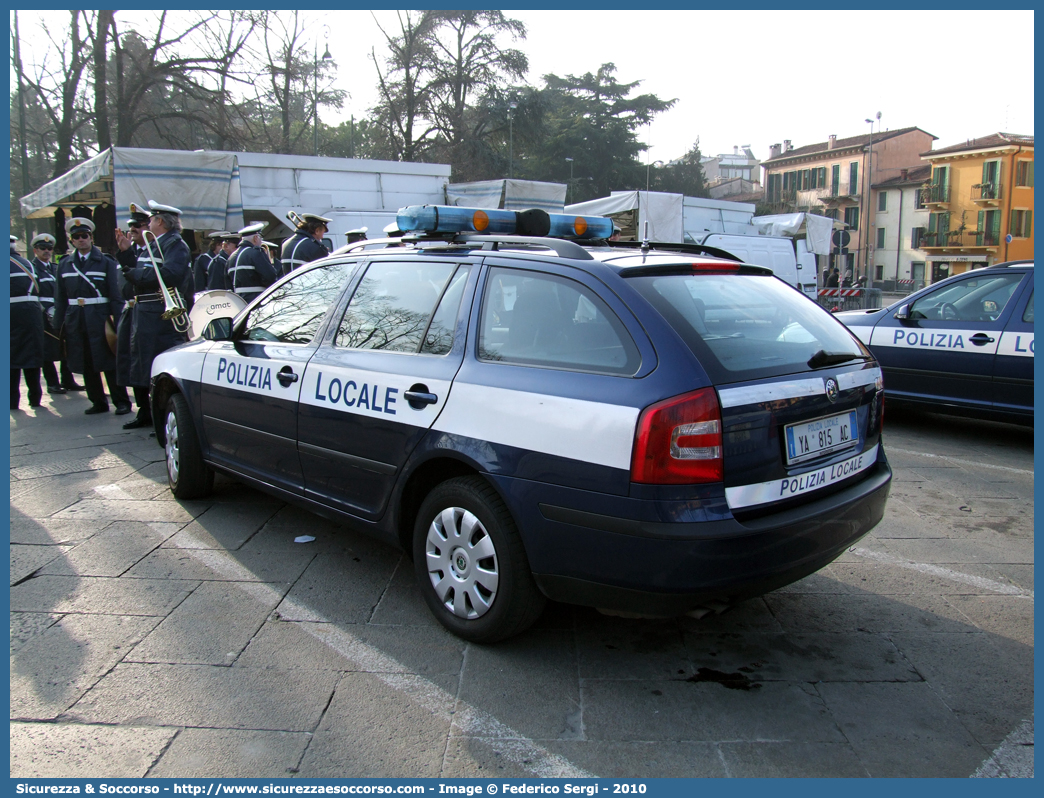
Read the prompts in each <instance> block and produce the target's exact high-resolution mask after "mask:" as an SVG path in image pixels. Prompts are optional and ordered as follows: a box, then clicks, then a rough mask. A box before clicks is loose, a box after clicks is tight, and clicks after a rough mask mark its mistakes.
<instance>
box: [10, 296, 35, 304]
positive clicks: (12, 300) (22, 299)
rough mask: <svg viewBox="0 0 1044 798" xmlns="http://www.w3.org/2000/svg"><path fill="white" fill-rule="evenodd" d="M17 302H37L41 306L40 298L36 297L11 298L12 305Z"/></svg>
mask: <svg viewBox="0 0 1044 798" xmlns="http://www.w3.org/2000/svg"><path fill="white" fill-rule="evenodd" d="M15 302H35V303H36V304H37V305H39V304H40V297H36V296H13V297H11V304H12V305H13V304H14V303H15Z"/></svg>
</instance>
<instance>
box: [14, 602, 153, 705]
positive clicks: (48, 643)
mask: <svg viewBox="0 0 1044 798" xmlns="http://www.w3.org/2000/svg"><path fill="white" fill-rule="evenodd" d="M155 624H156V620H155V619H154V618H142V617H121V616H118V615H66V616H65V617H64V618H62V619H61V620H60V621H58V622H57V623H55V624H53V625H52V626H50V627H48V628H47V629H46V630H44V631H43V632H41V633H40V634H38V635H36V636H35V637H34V638H33V639H31V640H29V641H28V642H26V644H25V645H24V646H22V647H21V648H19V649H18V651H17V652H15V654H14V655H13V656H12V657H11V717H12V719H17V720H54V719H55V718H57V717H58V716H59V715H60V714H61V713H62V712H64V711H65V710H66V709H68V708H69V707H71V706H72V705H73V704H74V703H76V701H78V700H79V699H80V697H81V696H82V695H83V694H84V693H86V692H87V691H88V690H89V689H90V688H91V687H92V686H93V685H94V684H95V683H96V682H97V681H98V679H99V678H101V677H102V676H103V675H104V674H105V673H106V672H108V671H109V670H110V669H111V668H112V667H113V666H114V665H116V663H118V662H119V661H120V660H122V659H123V658H124V656H125V655H126V654H127V652H128V651H130V650H131V648H132V647H133V646H134V644H135V643H137V642H138V641H139V640H141V639H142V638H143V637H144V636H145V635H146V634H148V632H149V630H150V629H152V627H153V626H154V625H155Z"/></svg>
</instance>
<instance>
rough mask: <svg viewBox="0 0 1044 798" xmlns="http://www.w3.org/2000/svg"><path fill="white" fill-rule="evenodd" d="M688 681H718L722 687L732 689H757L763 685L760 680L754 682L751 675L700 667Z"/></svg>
mask: <svg viewBox="0 0 1044 798" xmlns="http://www.w3.org/2000/svg"><path fill="white" fill-rule="evenodd" d="M685 681H687V682H717V683H718V684H720V685H721V686H722V687H727V688H728V689H730V690H757V689H758V688H759V687H761V683H760V682H753V681H751V680H750V677H749V676H746V675H745V674H742V673H738V672H737V673H725V672H724V671H716V670H714V669H713V668H700V669H698V670H697V671H696V673H695V674H693V675H692V676H690V677H689V678H688V679H686V680H685Z"/></svg>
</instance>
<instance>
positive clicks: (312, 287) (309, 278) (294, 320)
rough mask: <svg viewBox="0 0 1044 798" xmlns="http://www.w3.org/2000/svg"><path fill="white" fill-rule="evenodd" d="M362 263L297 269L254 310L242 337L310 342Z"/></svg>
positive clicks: (257, 339)
mask: <svg viewBox="0 0 1044 798" xmlns="http://www.w3.org/2000/svg"><path fill="white" fill-rule="evenodd" d="M358 265H359V264H358V263H330V264H327V265H324V266H321V267H317V268H312V269H305V270H302V271H299V272H296V273H295V274H294V276H293V277H291V278H290V279H289V280H287V281H286V282H285V283H283V284H282V285H280V286H279V287H278V288H276V289H275V290H274V291H273V292H272V293H271V294H269V295H268V296H266V297H265V298H264V299H262V300H261V302H260V303H259V304H258V305H257V307H255V308H254V309H253V310H251V311H250V314H249V315H248V316H247V320H246V323H245V324H244V326H243V330H242V333H241V337H242V338H245V339H246V340H248V341H272V342H279V343H284V344H307V343H310V342H311V341H312V339H313V338H315V334H316V333H317V332H318V331H319V325H320V324H322V321H323V317H324V316H326V312H327V310H329V309H330V306H331V305H332V304H333V303H334V302H335V301H336V299H337V297H338V296H340V294H341V290H342V289H343V288H344V286H345V285H346V284H347V283H348V281H349V280H350V279H351V277H352V275H353V274H354V273H355V270H356V269H357V268H358Z"/></svg>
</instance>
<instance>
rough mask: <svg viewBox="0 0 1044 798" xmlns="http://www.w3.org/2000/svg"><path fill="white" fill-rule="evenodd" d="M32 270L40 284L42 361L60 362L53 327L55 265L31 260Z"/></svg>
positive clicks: (60, 351)
mask: <svg viewBox="0 0 1044 798" xmlns="http://www.w3.org/2000/svg"><path fill="white" fill-rule="evenodd" d="M32 263H33V269H35V270H36V279H37V280H39V282H40V304H41V305H42V306H43V325H44V360H45V361H46V362H49V363H53V362H54V361H55V360H61V357H62V348H61V347H60V346H59V345H58V330H57V329H56V328H55V326H54V270H55V265H56V264H55V263H54V262H53V261H52V262H50V263H44V261H42V260H40V259H39V258H33V261H32Z"/></svg>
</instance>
